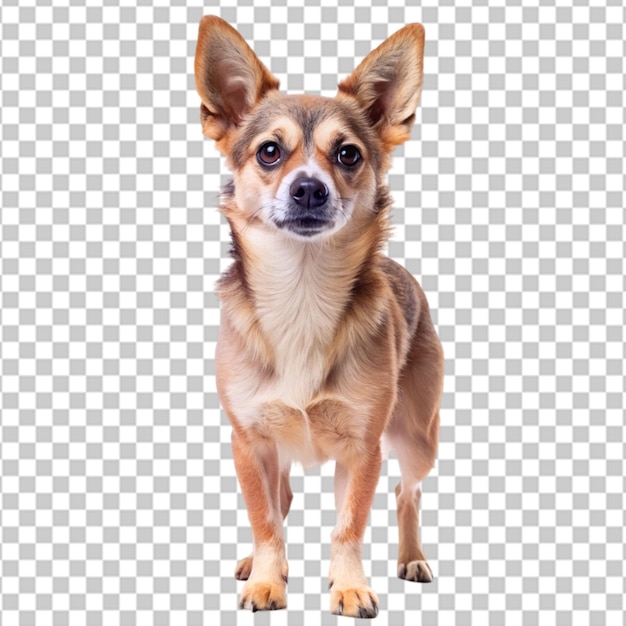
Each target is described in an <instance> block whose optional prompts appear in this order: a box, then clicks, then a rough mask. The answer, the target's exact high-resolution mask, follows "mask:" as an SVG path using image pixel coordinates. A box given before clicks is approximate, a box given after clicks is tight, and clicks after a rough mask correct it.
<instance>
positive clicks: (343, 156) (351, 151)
mask: <svg viewBox="0 0 626 626" xmlns="http://www.w3.org/2000/svg"><path fill="white" fill-rule="evenodd" d="M337 159H339V163H343V165H348V166H352V165H356V164H357V163H358V162H359V161H360V160H361V153H360V152H359V149H358V148H357V147H356V146H352V145H347V146H341V148H339V152H337Z"/></svg>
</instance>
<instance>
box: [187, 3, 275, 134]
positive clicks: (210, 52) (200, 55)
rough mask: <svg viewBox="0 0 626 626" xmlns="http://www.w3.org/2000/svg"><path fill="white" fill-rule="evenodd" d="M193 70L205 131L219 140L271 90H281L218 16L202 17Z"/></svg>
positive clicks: (239, 36) (272, 77) (256, 58)
mask: <svg viewBox="0 0 626 626" xmlns="http://www.w3.org/2000/svg"><path fill="white" fill-rule="evenodd" d="M194 69H195V76H196V89H197V90H198V94H199V95H200V98H201V100H202V105H201V107H200V115H201V120H202V132H203V133H204V134H205V135H206V136H207V137H210V138H211V139H215V140H216V141H219V140H220V139H221V138H222V137H223V136H224V135H226V133H228V131H229V130H231V129H232V128H234V127H235V126H238V125H239V124H240V123H241V121H242V119H243V118H244V116H245V115H246V113H248V111H250V109H252V107H254V105H255V104H256V103H257V102H259V100H261V99H262V98H263V96H264V95H265V94H266V93H267V92H268V91H269V90H271V89H278V79H277V78H275V77H274V76H273V75H272V74H271V72H270V71H269V70H268V69H267V68H266V67H265V65H263V63H261V61H260V59H259V58H258V57H257V56H256V54H255V53H254V52H253V51H252V50H251V48H250V46H248V44H247V43H246V42H245V40H244V38H243V37H242V36H241V35H240V34H239V33H238V32H237V31H236V30H235V29H234V28H233V27H232V26H231V25H230V24H228V23H227V22H225V21H224V20H223V19H221V18H219V17H217V16H215V15H205V16H204V17H203V18H202V19H201V20H200V29H199V31H198V45H197V46H196V60H195V67H194Z"/></svg>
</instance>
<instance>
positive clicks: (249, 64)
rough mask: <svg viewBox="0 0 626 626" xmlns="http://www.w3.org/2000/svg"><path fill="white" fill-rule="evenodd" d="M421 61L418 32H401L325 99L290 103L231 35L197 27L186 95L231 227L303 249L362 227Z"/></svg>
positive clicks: (400, 135)
mask: <svg viewBox="0 0 626 626" xmlns="http://www.w3.org/2000/svg"><path fill="white" fill-rule="evenodd" d="M423 54H424V28H423V26H422V25H421V24H410V25H408V26H405V27H404V28H403V29H401V30H400V31H398V32H397V33H395V34H394V35H393V36H392V37H390V38H389V39H387V40H386V41H385V42H383V43H382V44H381V45H380V46H379V47H378V48H376V49H375V50H374V51H373V52H371V53H370V54H369V55H368V56H367V57H366V58H365V59H364V60H363V61H362V63H361V64H360V65H359V66H358V67H357V68H356V70H354V72H353V73H352V74H351V75H350V76H348V77H347V78H346V79H345V80H344V81H342V82H341V83H340V84H339V90H338V92H337V95H336V96H335V98H323V97H319V96H310V95H298V96H291V95H285V94H281V93H279V91H278V80H277V79H276V78H275V77H274V76H273V75H272V74H271V73H270V71H269V70H268V69H267V68H266V67H265V66H264V65H263V63H262V62H261V61H260V60H259V58H258V57H257V56H256V55H255V54H254V52H253V51H252V50H251V49H250V47H249V46H248V45H247V44H246V42H245V41H244V39H243V38H242V36H241V35H240V34H239V33H238V32H237V31H236V30H235V29H233V28H232V27H231V26H230V25H229V24H227V23H226V22H225V21H224V20H222V19H220V18H218V17H215V16H206V17H204V18H202V21H201V22H200V31H199V35H198V45H197V49H196V59H195V77H196V87H197V90H198V93H199V94H200V98H201V99H202V104H201V120H202V129H203V133H204V134H205V135H206V136H207V137H210V138H212V139H215V141H216V142H217V147H218V149H219V150H220V151H221V152H222V154H224V156H225V157H226V158H227V163H228V166H229V167H230V168H231V170H232V171H233V174H234V182H235V187H234V188H235V191H234V193H235V203H234V205H235V209H236V215H229V219H231V222H232V221H236V222H239V223H241V224H245V225H248V226H249V225H252V224H254V225H260V226H261V227H262V228H266V229H271V230H274V231H277V230H278V231H280V232H282V233H284V234H286V235H287V236H289V237H295V238H299V239H305V240H309V241H310V240H312V239H316V238H323V237H328V236H329V235H331V234H333V233H334V232H336V231H338V230H339V229H341V228H342V227H343V226H345V225H346V224H347V223H352V224H354V225H356V226H358V225H361V226H364V225H366V224H367V222H368V220H369V221H371V220H372V219H373V216H375V214H376V209H377V207H376V198H377V193H378V190H379V187H380V185H381V183H382V177H383V175H384V173H385V172H386V170H387V168H388V166H389V163H390V155H391V151H392V150H393V147H394V146H396V145H398V144H400V143H402V142H404V141H406V140H407V139H408V137H409V135H410V131H411V127H412V125H413V121H414V118H415V109H416V107H417V105H418V102H419V98H420V93H421V90H422V77H423V72H422V63H423ZM359 230H360V229H359Z"/></svg>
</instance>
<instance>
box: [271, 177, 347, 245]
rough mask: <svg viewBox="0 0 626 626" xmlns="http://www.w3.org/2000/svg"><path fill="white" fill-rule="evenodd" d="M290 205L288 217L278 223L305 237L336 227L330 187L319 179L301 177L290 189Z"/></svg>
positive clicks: (281, 226) (279, 225) (280, 226)
mask: <svg viewBox="0 0 626 626" xmlns="http://www.w3.org/2000/svg"><path fill="white" fill-rule="evenodd" d="M289 195H290V203H289V211H288V213H287V215H286V217H285V218H284V219H283V220H281V221H280V222H277V223H276V225H277V226H278V227H279V228H285V229H287V230H290V231H291V232H293V233H295V234H297V235H301V236H303V237H312V236H314V235H317V234H318V233H321V232H322V231H325V230H329V229H331V228H333V226H334V225H335V220H334V216H333V209H332V207H331V205H330V202H329V198H330V192H329V190H328V187H327V186H326V185H325V184H324V183H323V182H322V181H321V180H319V179H318V178H311V177H308V176H300V177H299V178H296V179H295V180H294V181H293V182H292V183H291V186H290V187H289Z"/></svg>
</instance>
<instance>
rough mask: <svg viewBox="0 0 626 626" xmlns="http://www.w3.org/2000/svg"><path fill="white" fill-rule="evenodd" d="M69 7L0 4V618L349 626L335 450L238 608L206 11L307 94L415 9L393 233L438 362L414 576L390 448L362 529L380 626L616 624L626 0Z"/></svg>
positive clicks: (299, 482) (302, 483) (15, 622)
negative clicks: (342, 604)
mask: <svg viewBox="0 0 626 626" xmlns="http://www.w3.org/2000/svg"><path fill="white" fill-rule="evenodd" d="M62 4H63V3H61V2H54V3H51V2H50V1H48V2H45V1H41V0H38V1H37V3H36V4H35V3H34V2H33V1H32V0H30V1H29V0H20V1H19V3H18V2H17V1H16V0H3V2H2V5H1V7H0V24H1V26H0V28H1V41H0V51H1V68H0V69H1V72H0V85H1V101H0V104H1V108H0V119H1V130H0V133H1V136H0V158H1V174H2V178H1V195H0V199H1V207H2V208H1V210H0V246H1V254H0V257H1V266H0V270H1V274H0V298H1V299H0V305H1V309H0V320H1V329H0V332H1V346H0V351H1V369H0V375H1V379H0V392H1V396H0V411H1V415H0V423H1V429H0V463H1V465H0V486H1V509H0V568H1V569H0V623H1V624H2V626H34V625H36V626H45V625H54V626H65V625H83V624H86V625H88V626H96V625H100V624H102V625H104V626H114V625H116V624H121V625H124V626H131V625H141V626H147V625H150V624H155V625H169V624H176V625H178V624H189V625H193V626H198V625H200V624H218V623H219V624H225V625H229V624H252V623H254V624H256V625H263V624H270V623H271V624H273V625H279V624H290V625H291V624H294V625H295V624H298V625H300V624H303V623H306V624H309V623H310V624H313V623H322V624H336V623H343V622H345V621H346V620H345V619H342V618H336V617H334V616H330V615H328V614H327V607H328V592H327V590H326V579H325V576H326V572H327V567H328V558H329V537H330V531H331V529H332V525H333V523H334V511H333V498H332V464H329V465H327V466H324V467H323V468H321V469H319V470H313V471H310V472H307V473H306V474H303V472H302V471H301V470H295V471H294V477H293V481H292V482H293V488H294V493H295V499H294V503H293V508H292V512H291V513H290V516H289V518H288V523H287V538H288V542H289V547H288V555H289V559H290V580H289V587H288V594H289V608H288V610H287V611H282V612H278V613H275V614H271V615H270V614H257V615H256V616H254V618H253V617H252V615H251V614H249V613H247V612H242V611H237V609H236V606H237V591H238V588H239V587H240V583H237V582H236V581H235V580H234V578H233V576H232V574H233V571H234V566H235V562H236V559H237V557H241V556H244V555H245V554H246V553H247V551H248V549H249V546H250V540H251V535H250V531H249V529H248V523H247V516H246V512H245V507H244V504H243V500H242V498H241V495H240V494H239V493H238V487H237V483H236V479H235V472H234V468H233V463H232V457H231V452H230V444H229V427H228V425H227V421H226V419H225V417H224V416H223V414H221V413H220V410H219V404H218V399H217V395H216V392H215V383H214V364H213V352H214V347H215V338H216V334H217V327H218V322H219V309H218V304H217V300H216V297H215V295H214V294H213V284H214V281H215V279H216V277H217V276H218V274H219V273H220V271H222V270H223V269H224V268H225V267H226V266H227V264H228V262H229V260H228V254H227V250H228V235H227V229H226V227H225V225H224V223H222V221H221V220H220V217H219V215H218V213H217V211H216V210H215V206H216V202H217V197H218V190H219V189H220V187H221V186H222V185H223V184H224V182H225V181H226V180H227V178H228V173H227V171H226V169H225V168H224V167H223V164H222V162H221V161H220V159H219V158H218V156H217V154H216V152H215V151H214V149H213V146H212V143H211V142H210V141H208V140H204V139H203V138H202V136H201V133H200V125H199V121H198V117H199V106H198V105H199V100H198V97H197V95H196V93H195V88H194V80H193V76H192V65H193V54H194V50H195V38H196V34H197V24H198V21H199V19H200V17H201V16H202V15H203V14H204V13H218V14H220V15H222V17H224V18H225V19H227V20H229V21H230V22H232V23H234V24H235V25H236V26H237V27H238V28H239V29H240V31H241V32H242V34H243V35H244V36H245V37H246V38H247V39H248V40H249V41H250V42H251V43H252V44H253V46H254V48H255V49H256V51H257V52H258V54H259V55H260V56H261V57H262V58H263V59H264V60H265V61H266V63H267V64H268V65H269V66H270V67H271V68H272V70H273V71H274V72H275V73H276V74H277V75H278V76H279V77H280V78H281V82H282V86H283V88H284V89H287V90H288V91H294V92H295V91H301V90H306V91H312V92H319V91H322V92H323V93H324V94H326V95H332V94H333V93H334V88H335V86H336V83H337V80H338V78H339V77H342V76H345V75H346V74H347V73H348V72H349V71H350V70H351V69H352V68H353V67H354V65H355V63H356V62H357V61H358V60H360V59H361V58H362V57H363V56H364V55H365V54H366V53H367V52H368V51H369V50H370V49H371V48H372V47H373V46H374V45H376V44H378V43H379V42H380V41H382V40H383V39H384V38H385V37H386V36H387V35H389V34H391V33H392V32H394V31H395V30H397V29H398V28H400V27H401V26H402V25H403V24H405V23H407V22H411V21H421V22H423V23H424V24H425V26H426V37H427V44H426V61H425V70H426V77H425V83H424V94H423V98H422V106H421V108H420V109H419V111H418V115H417V125H416V128H415V131H414V133H413V140H412V141H410V142H409V143H408V144H406V145H405V146H403V147H402V148H400V149H398V151H397V153H396V158H395V159H394V165H393V169H392V171H391V174H390V184H391V187H392V191H393V195H394V198H395V205H396V207H397V208H396V210H395V213H394V223H395V225H396V229H395V237H394V239H393V241H392V242H391V243H390V244H389V252H390V254H391V256H393V257H394V258H397V259H399V260H400V261H401V262H402V263H404V264H405V265H406V266H407V267H408V268H409V269H410V270H411V271H412V272H413V273H414V274H415V275H416V276H417V277H418V278H419V279H420V280H421V282H422V285H423V286H424V288H425V290H426V292H427V294H428V297H429V300H430V303H431V306H432V310H433V316H434V319H435V322H436V325H437V327H438V329H439V332H440V334H441V337H442V340H443V343H444V348H445V352H446V356H447V363H446V381H445V394H444V397H443V410H442V428H441V446H440V453H439V461H438V465H437V467H436V469H435V470H434V471H433V474H432V475H431V476H430V477H429V478H428V479H427V480H426V482H425V485H424V496H423V498H422V505H423V515H422V520H423V542H424V545H425V549H426V552H427V555H428V557H429V559H430V561H431V564H432V566H433V569H434V571H435V574H436V580H435V582H434V583H432V584H430V585H423V586H419V585H414V584H409V583H405V582H403V581H400V580H398V579H396V578H395V555H396V552H397V526H396V518H395V502H394V497H393V495H392V494H393V487H394V486H395V484H396V482H397V479H398V468H397V463H396V462H395V460H394V459H391V460H390V461H389V462H388V463H386V464H385V466H384V469H383V474H382V476H381V480H380V483H379V487H378V492H377V496H376V500H375V504H374V508H373V511H372V515H371V525H370V528H369V529H368V532H367V537H366V546H365V564H366V570H367V571H368V573H369V574H371V580H372V585H373V587H374V588H375V589H376V590H377V592H378V593H379V597H380V599H381V615H380V616H379V617H378V622H377V623H378V624H394V625H395V624H402V623H406V624H423V625H425V626H427V625H434V624H446V625H448V624H457V625H466V624H487V625H494V626H495V625H505V624H506V626H516V625H518V624H524V625H529V626H536V625H537V624H541V625H542V626H543V625H549V624H559V625H561V624H562V625H565V624H567V625H569V624H592V625H593V626H599V625H602V624H608V625H614V624H621V623H623V620H624V593H625V591H626V590H625V589H624V565H623V562H624V556H625V554H624V531H623V528H624V525H625V522H626V520H625V515H624V496H623V493H624V490H625V484H624V454H625V449H624V357H625V355H624V322H625V319H624V317H625V316H624V296H623V293H624V289H625V284H624V283H625V281H624V256H625V254H626V250H625V244H624V222H625V218H624V206H625V199H626V198H625V193H624V182H625V181H624V164H625V163H624V161H625V159H624V122H625V120H624V90H625V85H624V62H623V58H624V56H625V45H624V35H625V33H624V22H625V20H626V15H625V11H624V8H623V7H622V2H621V1H620V0H603V1H602V2H600V1H594V2H592V3H591V4H592V6H589V5H588V3H584V2H580V1H578V0H574V1H573V2H572V0H567V1H566V0H558V1H557V2H554V1H553V2H550V1H549V0H548V1H543V0H542V2H541V3H538V2H533V1H532V0H530V1H528V2H526V1H525V2H524V3H523V6H522V2H521V1H520V0H517V1H515V0H507V1H506V2H504V0H501V1H500V2H497V3H496V2H491V3H489V5H488V4H487V3H486V2H484V1H480V0H473V1H472V2H468V1H465V2H459V3H456V6H454V5H453V4H452V3H451V2H449V1H446V0H437V1H435V0H424V1H420V2H416V1H408V2H400V1H398V0H391V2H390V1H389V0H377V1H374V2H371V3H369V2H368V3H365V2H363V3H361V2H359V3H357V5H354V4H352V3H351V2H348V1H347V0H339V2H336V1H332V2H331V1H329V0H322V1H321V2H320V0H317V1H311V2H309V1H307V2H306V6H302V3H299V6H296V4H298V3H295V2H293V3H292V2H290V3H289V6H287V3H286V2H285V0H283V1H282V2H271V5H270V3H269V2H268V0H254V3H253V2H252V0H246V1H239V2H235V1H234V0H224V1H222V2H220V3H219V6H218V3H217V2H216V1H215V0H210V1H208V2H205V3H204V4H202V3H199V2H197V1H195V0H185V2H181V1H180V0H175V1H173V2H167V3H166V2H157V3H155V4H152V3H146V2H144V1H142V0H140V1H139V2H135V1H133V2H130V1H129V2H123V3H122V4H121V5H120V4H116V3H114V2H111V1H105V2H104V3H101V2H95V1H94V2H88V3H86V4H85V3H83V2H78V1H74V2H71V3H69V4H67V3H64V4H65V5H64V6H62ZM305 616H306V617H305ZM305 620H306V622H305Z"/></svg>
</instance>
